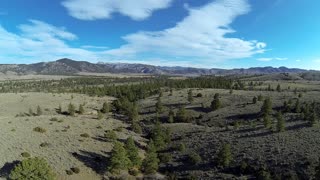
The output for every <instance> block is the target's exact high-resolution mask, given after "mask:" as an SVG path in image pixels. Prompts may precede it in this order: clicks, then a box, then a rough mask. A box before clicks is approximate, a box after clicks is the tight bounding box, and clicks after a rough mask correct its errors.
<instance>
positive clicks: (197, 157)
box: [188, 152, 202, 165]
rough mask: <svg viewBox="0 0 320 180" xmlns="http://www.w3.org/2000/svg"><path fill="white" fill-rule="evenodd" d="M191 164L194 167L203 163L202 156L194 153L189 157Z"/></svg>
mask: <svg viewBox="0 0 320 180" xmlns="http://www.w3.org/2000/svg"><path fill="white" fill-rule="evenodd" d="M188 159H189V162H190V163H192V164H193V165H196V164H199V163H200V162H201V160H202V159H201V156H200V155H199V154H197V153H195V152H192V153H190V154H189V155H188Z"/></svg>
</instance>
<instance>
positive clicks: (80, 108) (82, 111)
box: [79, 104, 84, 114]
mask: <svg viewBox="0 0 320 180" xmlns="http://www.w3.org/2000/svg"><path fill="white" fill-rule="evenodd" d="M79 114H84V107H83V105H82V104H80V105H79Z"/></svg>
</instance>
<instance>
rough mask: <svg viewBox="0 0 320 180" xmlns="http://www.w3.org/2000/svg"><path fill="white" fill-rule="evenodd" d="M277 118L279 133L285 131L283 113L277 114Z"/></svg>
mask: <svg viewBox="0 0 320 180" xmlns="http://www.w3.org/2000/svg"><path fill="white" fill-rule="evenodd" d="M276 118H277V131H278V132H283V131H285V122H284V119H283V116H282V114H281V112H278V113H277V115H276Z"/></svg>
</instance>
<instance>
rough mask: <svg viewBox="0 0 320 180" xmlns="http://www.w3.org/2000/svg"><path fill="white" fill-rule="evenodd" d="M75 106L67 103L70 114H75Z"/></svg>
mask: <svg viewBox="0 0 320 180" xmlns="http://www.w3.org/2000/svg"><path fill="white" fill-rule="evenodd" d="M75 109H76V108H75V107H74V105H73V104H72V103H69V105H68V113H69V115H70V116H75V113H76V110H75Z"/></svg>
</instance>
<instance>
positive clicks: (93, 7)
mask: <svg viewBox="0 0 320 180" xmlns="http://www.w3.org/2000/svg"><path fill="white" fill-rule="evenodd" d="M171 1H172V0H65V1H63V2H62V5H63V6H64V7H65V8H67V10H68V12H69V14H70V15H71V16H72V17H74V18H77V19H81V20H97V19H109V18H111V17H112V15H113V14H114V13H120V14H122V15H124V16H128V17H130V18H132V19H133V20H143V19H146V18H148V17H150V16H151V15H152V13H153V11H156V10H159V9H164V8H167V7H168V6H169V5H170V3H171Z"/></svg>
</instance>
